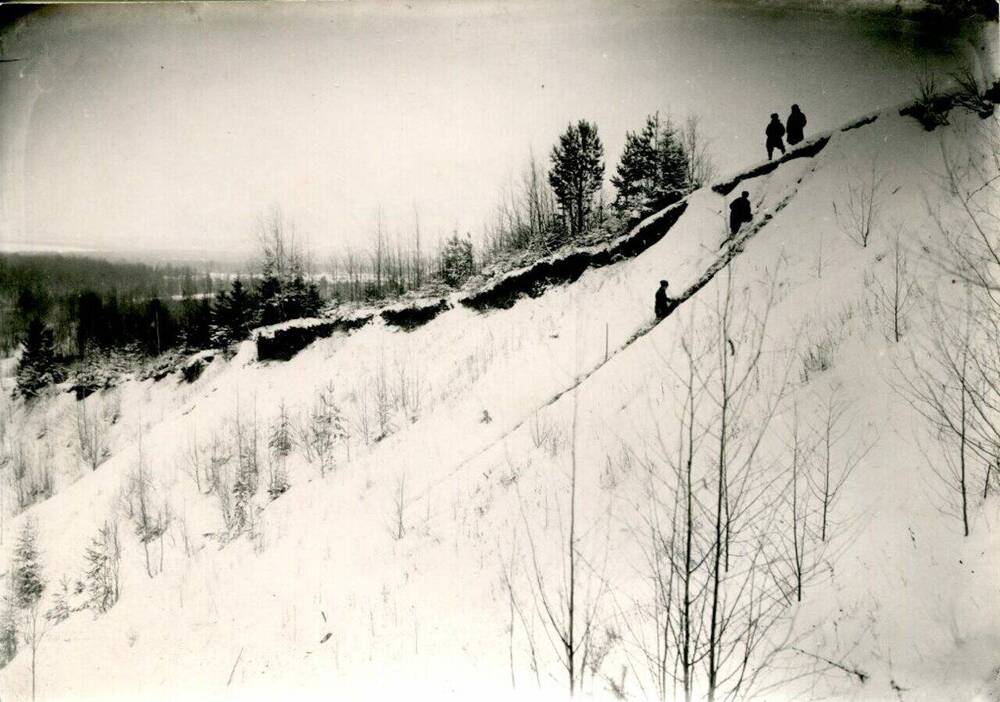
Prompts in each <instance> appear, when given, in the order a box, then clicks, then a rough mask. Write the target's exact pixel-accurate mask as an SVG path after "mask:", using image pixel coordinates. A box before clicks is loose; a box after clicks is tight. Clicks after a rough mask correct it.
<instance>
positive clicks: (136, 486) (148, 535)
mask: <svg viewBox="0 0 1000 702" xmlns="http://www.w3.org/2000/svg"><path fill="white" fill-rule="evenodd" d="M136 456H137V457H136V463H135V468H134V469H133V471H132V474H131V475H130V476H129V478H128V482H127V484H126V487H125V489H124V490H123V491H122V505H123V507H124V510H125V514H126V516H127V517H128V518H129V519H130V520H132V523H133V525H134V528H135V535H136V537H137V538H138V539H139V543H141V544H142V548H143V554H144V556H145V563H146V575H148V576H149V577H150V578H152V577H153V575H155V573H154V572H153V564H152V561H151V559H150V553H149V545H150V544H151V543H152V542H153V541H157V540H158V541H159V546H160V571H161V572H162V570H163V534H164V533H165V532H166V530H167V527H168V526H169V524H170V510H169V507H168V506H167V505H166V503H164V505H163V507H162V508H158V507H157V506H156V504H155V494H154V489H153V481H152V478H151V476H150V475H149V472H148V471H147V469H146V461H145V457H144V456H143V451H142V431H141V430H140V432H139V439H138V442H137V446H136Z"/></svg>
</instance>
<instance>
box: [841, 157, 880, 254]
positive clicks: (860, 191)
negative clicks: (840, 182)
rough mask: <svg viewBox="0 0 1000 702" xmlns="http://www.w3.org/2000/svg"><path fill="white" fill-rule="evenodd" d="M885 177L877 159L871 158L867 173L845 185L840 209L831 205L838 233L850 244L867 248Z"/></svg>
mask: <svg viewBox="0 0 1000 702" xmlns="http://www.w3.org/2000/svg"><path fill="white" fill-rule="evenodd" d="M884 185H885V175H884V174H883V172H882V170H881V168H880V165H879V159H878V156H877V155H876V156H875V157H873V158H872V161H871V167H870V170H869V171H868V172H867V173H866V174H865V175H863V176H859V177H853V178H851V180H850V182H848V184H847V187H846V189H845V192H844V194H843V196H842V198H841V201H840V206H839V207H838V205H837V203H836V202H834V203H833V213H834V215H835V216H836V219H837V222H838V224H839V225H840V228H841V230H842V231H843V232H844V234H846V235H847V236H848V237H849V238H850V239H851V241H853V242H855V243H856V244H858V245H860V246H862V247H867V246H868V241H869V239H870V238H871V235H872V232H873V231H874V229H875V226H876V225H877V223H878V218H879V215H880V213H881V210H882V204H883V199H884V198H883V190H884Z"/></svg>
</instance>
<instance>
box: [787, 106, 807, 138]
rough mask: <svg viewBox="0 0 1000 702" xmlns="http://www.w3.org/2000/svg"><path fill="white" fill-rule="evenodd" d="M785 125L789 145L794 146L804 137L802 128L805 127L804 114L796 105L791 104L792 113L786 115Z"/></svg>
mask: <svg viewBox="0 0 1000 702" xmlns="http://www.w3.org/2000/svg"><path fill="white" fill-rule="evenodd" d="M785 125H786V126H787V127H788V145H789V146H795V145H796V144H798V143H799V142H800V141H802V139H804V138H805V137H804V136H803V134H802V130H804V129H805V128H806V116H805V115H804V114H803V113H802V110H800V109H799V106H798V105H792V113H791V114H790V115H788V119H787V120H786V121H785Z"/></svg>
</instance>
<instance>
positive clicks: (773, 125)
mask: <svg viewBox="0 0 1000 702" xmlns="http://www.w3.org/2000/svg"><path fill="white" fill-rule="evenodd" d="M786 123H787V125H788V128H787V130H786V129H785V125H783V124H782V123H781V119H780V118H779V117H778V113H777V112H775V113H772V114H771V121H770V122H769V123H768V125H767V129H766V130H764V134H765V135H766V136H767V143H766V146H767V160H768V161H770V160H771V159H772V158H773V156H774V151H775V149H777V150H778V151H780V152H781V153H782V155H784V153H785V144H784V142H783V141H782V139H783V138H784V137H786V136H787V137H788V144H789V146H795V145H796V144H798V143H799V142H801V141H802V140H803V139H804V138H805V135H804V130H805V126H806V116H805V114H804V113H803V112H802V110H800V109H799V106H798V105H792V112H791V114H789V115H788V119H787V120H786ZM751 221H753V211H752V209H751V207H750V193H749V192H747V191H746V190H744V191H743V192H742V193H740V196H739V197H738V198H736V199H735V200H733V201H732V202H731V203H730V204H729V233H730V236H731V237H735V236H736V233H737V232H739V230H740V228H741V227H742V226H743V225H744V224H747V223H749V222H751ZM668 287H669V283H668V282H667V281H666V280H661V281H660V287H659V288H657V290H656V295H655V298H654V302H653V311H654V312H655V313H656V319H657V320H660V319H663V318H665V317H666V316H667V315H669V314H670V313H671V312H673V311H674V308H675V307H677V304H678V301H677V300H673V299H671V298H669V297H667V288H668Z"/></svg>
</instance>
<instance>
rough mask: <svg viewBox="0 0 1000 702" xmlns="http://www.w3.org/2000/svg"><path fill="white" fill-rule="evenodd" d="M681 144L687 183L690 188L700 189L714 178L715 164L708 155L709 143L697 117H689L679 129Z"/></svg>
mask: <svg viewBox="0 0 1000 702" xmlns="http://www.w3.org/2000/svg"><path fill="white" fill-rule="evenodd" d="M680 139H681V144H682V145H683V147H684V153H685V154H686V155H687V181H688V183H689V184H690V187H691V188H700V187H701V186H703V185H705V184H706V183H708V182H709V181H711V180H712V179H713V178H714V177H715V164H713V163H712V157H711V155H710V153H709V143H708V140H707V139H706V138H705V136H704V135H703V134H702V133H701V127H700V122H699V120H698V117H697V115H690V116H688V118H687V119H686V120H685V121H684V126H683V127H681V129H680Z"/></svg>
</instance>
